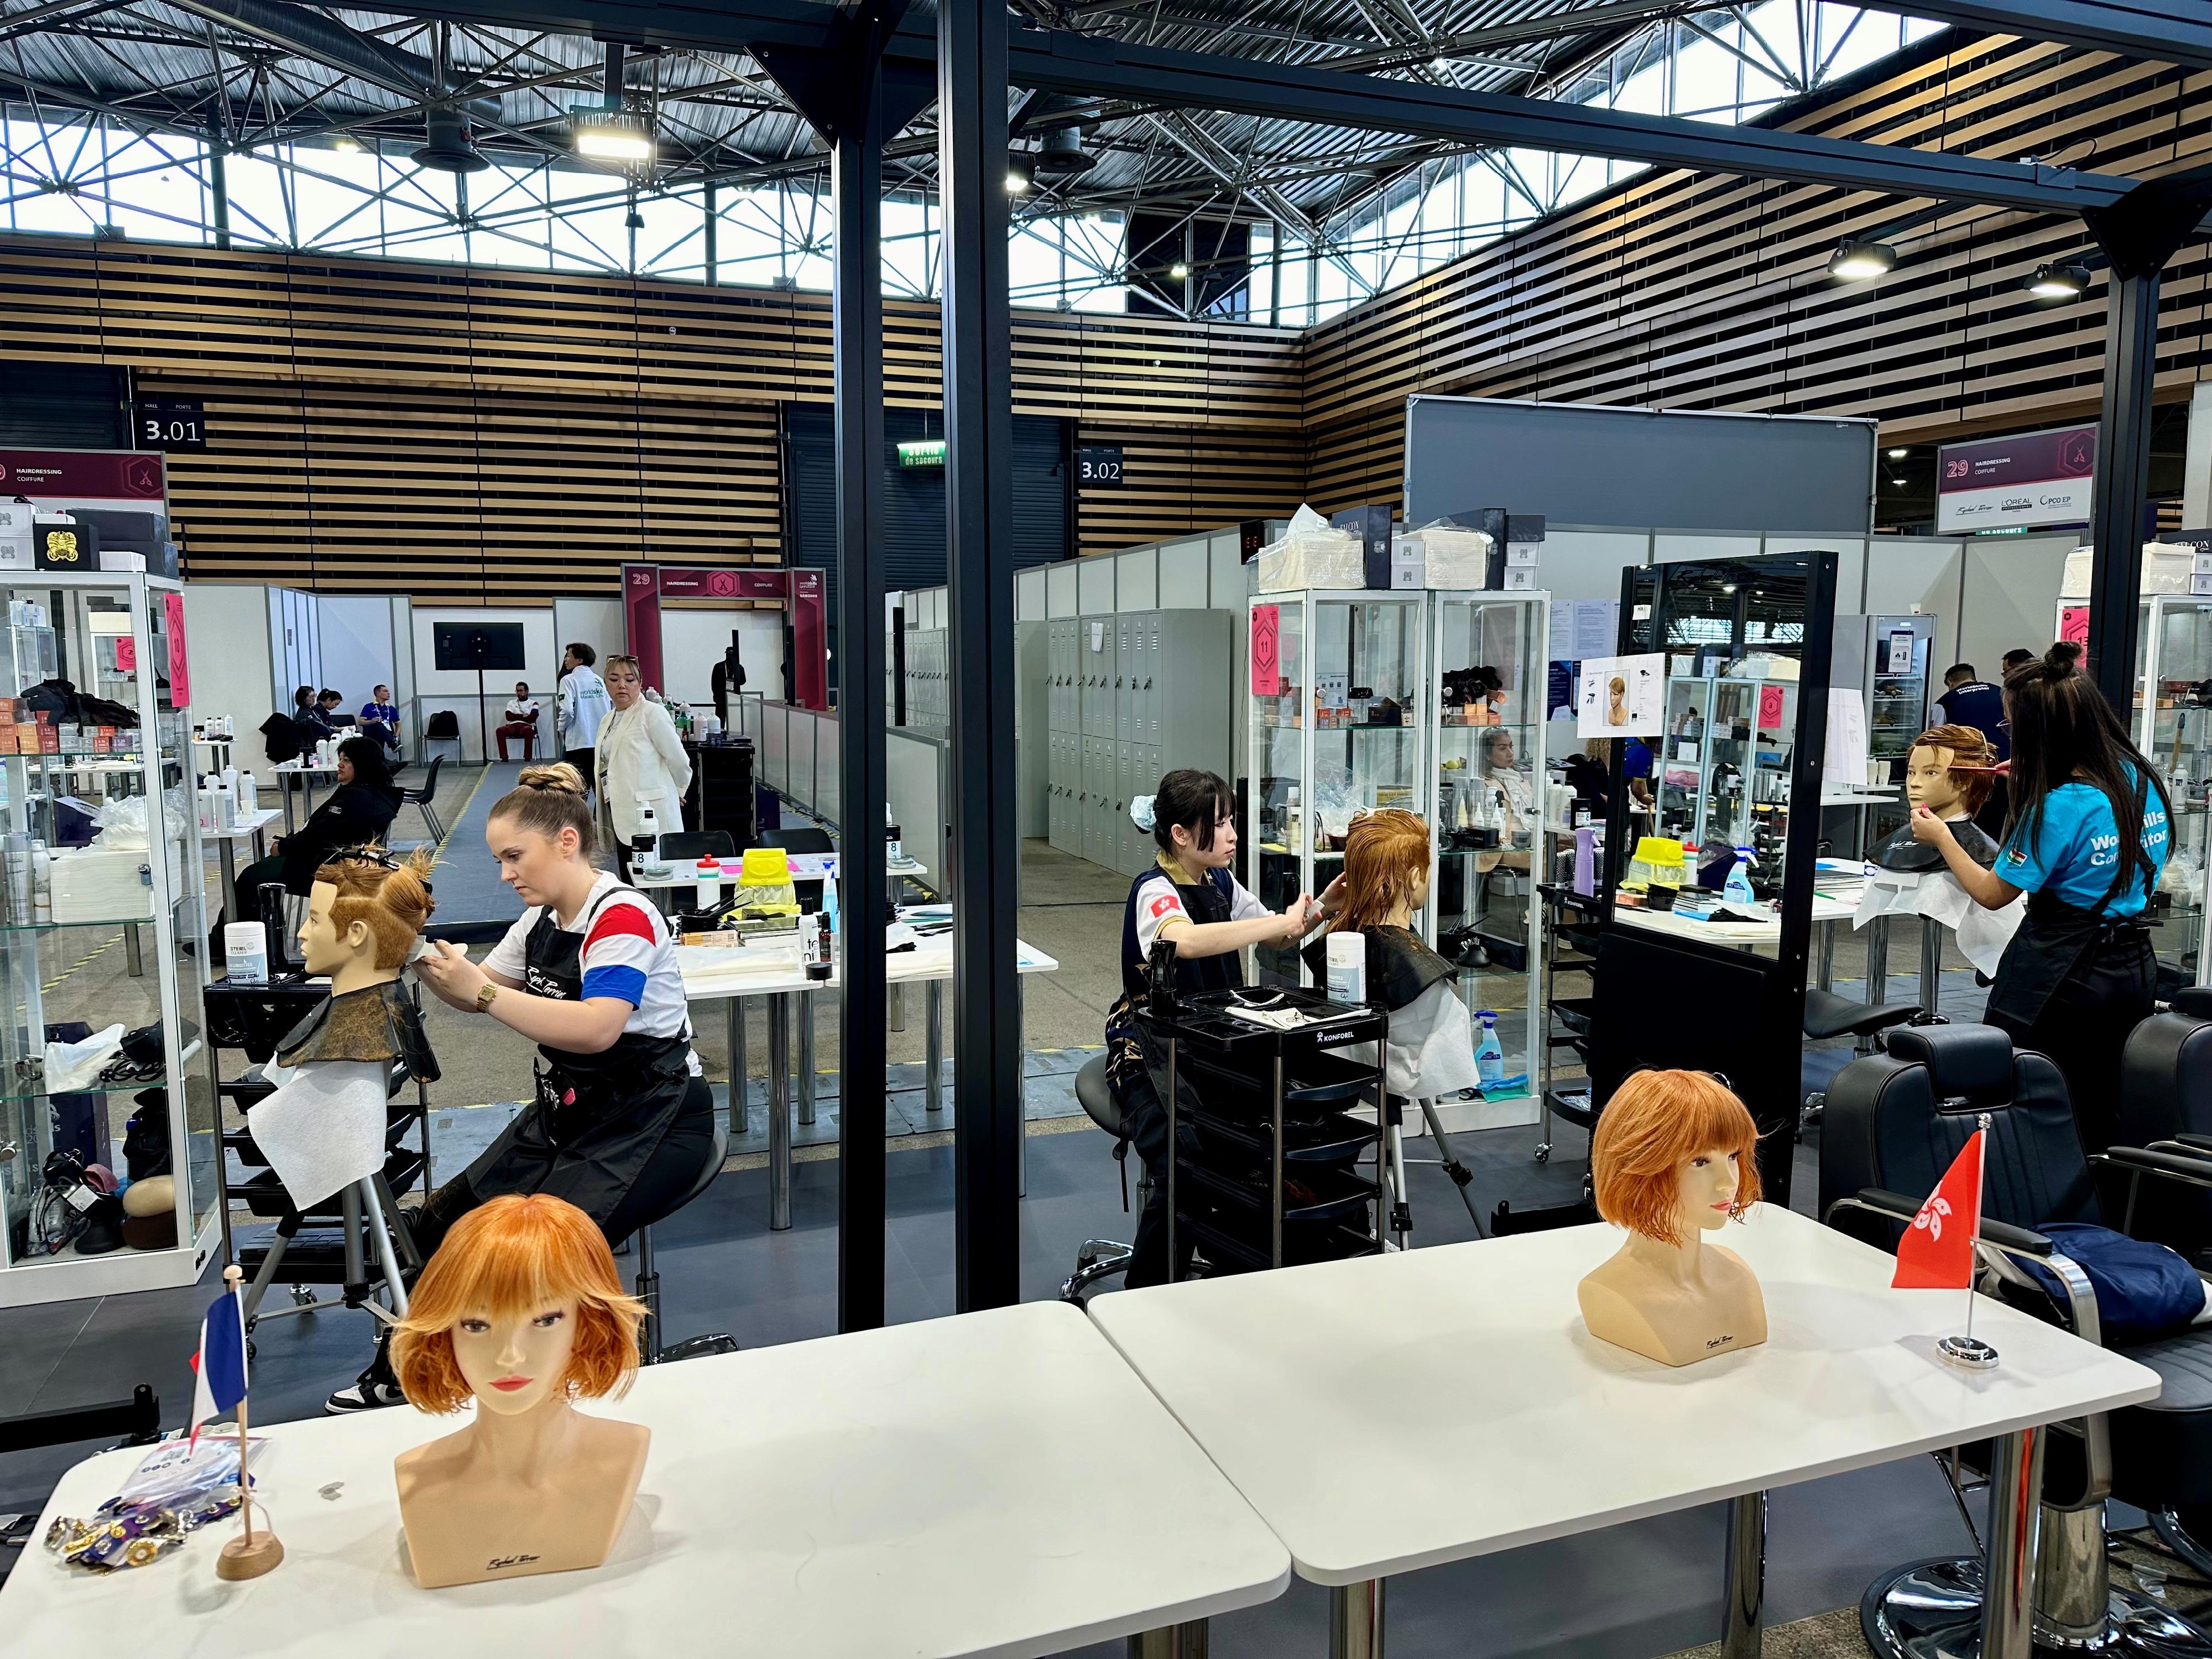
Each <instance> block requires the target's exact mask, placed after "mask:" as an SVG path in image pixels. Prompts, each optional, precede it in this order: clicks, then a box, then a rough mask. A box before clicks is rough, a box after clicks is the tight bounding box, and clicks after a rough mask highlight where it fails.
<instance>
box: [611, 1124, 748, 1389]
mask: <svg viewBox="0 0 2212 1659" xmlns="http://www.w3.org/2000/svg"><path fill="white" fill-rule="evenodd" d="M711 1116H712V1117H713V1118H714V1145H713V1146H709V1147H708V1149H707V1157H706V1158H705V1159H704V1160H703V1161H702V1163H701V1164H700V1165H699V1174H698V1176H697V1177H696V1179H695V1180H694V1181H693V1182H691V1184H690V1186H689V1187H687V1188H684V1196H683V1197H681V1198H679V1199H678V1200H676V1202H674V1203H673V1204H671V1205H670V1206H668V1208H667V1209H666V1210H665V1211H664V1212H662V1213H661V1214H659V1215H658V1216H655V1217H654V1218H653V1220H654V1221H665V1220H666V1219H667V1218H669V1217H670V1216H671V1215H674V1214H675V1213H676V1212H678V1210H680V1209H682V1208H683V1207H684V1206H685V1205H687V1204H689V1203H690V1201H691V1200H693V1199H695V1198H696V1197H698V1196H699V1194H702V1193H703V1192H705V1191H706V1190H707V1188H709V1187H711V1186H712V1185H714V1177H715V1176H718V1175H720V1174H721V1173H722V1159H723V1158H726V1156H728V1154H729V1150H730V1131H729V1126H728V1124H727V1123H726V1121H724V1119H723V1116H722V1115H721V1114H720V1112H715V1113H713V1114H711ZM630 1237H631V1238H632V1239H633V1240H635V1243H636V1245H637V1299H638V1300H639V1301H641V1302H642V1303H644V1304H645V1322H644V1323H643V1324H642V1325H641V1326H639V1327H638V1332H637V1340H638V1359H639V1363H640V1364H646V1365H659V1364H664V1363H665V1362H666V1361H668V1360H671V1359H696V1358H699V1356H700V1355H702V1354H708V1353H735V1352H738V1340H737V1338H735V1337H733V1336H732V1335H730V1334H728V1333H727V1332H726V1331H716V1332H714V1334H711V1335H708V1336H694V1337H687V1338H686V1339H685V1340H683V1341H681V1342H671V1343H670V1344H669V1345H668V1346H666V1347H663V1346H661V1345H660V1274H659V1271H658V1270H657V1269H656V1268H655V1267H654V1265H653V1222H652V1221H648V1222H647V1223H646V1224H645V1225H643V1226H641V1227H640V1228H639V1229H638V1230H637V1231H635V1232H634V1233H632V1234H631V1235H630Z"/></svg>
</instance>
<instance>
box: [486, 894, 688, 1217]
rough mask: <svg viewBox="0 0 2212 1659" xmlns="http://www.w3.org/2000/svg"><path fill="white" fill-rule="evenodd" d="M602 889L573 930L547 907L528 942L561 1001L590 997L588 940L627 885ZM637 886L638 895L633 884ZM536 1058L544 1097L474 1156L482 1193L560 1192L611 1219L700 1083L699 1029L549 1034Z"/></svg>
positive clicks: (537, 990)
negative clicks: (553, 1043) (695, 1033)
mask: <svg viewBox="0 0 2212 1659" xmlns="http://www.w3.org/2000/svg"><path fill="white" fill-rule="evenodd" d="M624 892H632V890H630V889H628V888H623V887H614V888H611V889H609V890H607V891H606V892H605V893H604V894H602V895H601V896H599V900H598V902H595V903H594V904H592V906H591V908H589V909H587V910H586V912H585V913H584V919H583V920H584V926H583V928H582V930H581V931H580V932H577V933H570V932H569V931H568V929H566V928H564V927H562V926H561V924H560V922H559V921H557V920H556V918H555V916H554V914H553V910H552V907H550V905H549V906H548V907H547V908H546V909H545V911H544V914H543V915H540V916H539V917H538V925H537V926H536V927H532V929H531V930H530V938H529V939H528V940H527V941H526V943H525V945H524V946H523V957H524V963H525V966H524V969H523V988H524V989H526V990H527V991H528V992H529V993H530V994H531V995H532V996H538V997H547V998H550V999H551V1000H554V1001H556V1002H580V1001H581V1000H583V988H584V969H583V954H584V940H585V939H586V938H587V937H588V936H589V935H590V933H591V928H592V917H594V916H595V915H598V914H599V908H600V907H601V906H603V905H604V904H605V902H607V900H609V899H611V898H612V897H614V896H615V895H616V894H617V893H624ZM632 896H636V895H635V893H634V892H632ZM538 1055H539V1058H538V1060H534V1061H532V1066H531V1071H532V1075H533V1077H534V1079H535V1080H536V1085H537V1091H536V1094H537V1097H536V1098H535V1099H534V1100H532V1102H531V1103H530V1104H529V1105H527V1106H526V1107H524V1108H523V1109H522V1111H521V1112H520V1115H517V1117H516V1118H515V1120H514V1121H513V1123H511V1124H509V1125H508V1126H507V1133H505V1134H503V1135H501V1137H500V1138H499V1139H497V1140H496V1141H495V1142H493V1143H492V1145H491V1146H489V1148H488V1149H486V1151H485V1152H484V1153H483V1156H482V1157H480V1158H477V1161H476V1162H475V1163H474V1164H471V1165H470V1166H469V1172H468V1182H469V1185H470V1187H471V1188H472V1189H474V1190H475V1191H476V1192H477V1193H478V1194H489V1193H515V1192H520V1193H550V1194H553V1196H555V1197H556V1198H562V1199H566V1200H568V1202H569V1203H571V1204H574V1206H576V1207H577V1208H578V1209H580V1210H581V1211H583V1212H584V1213H585V1214H586V1215H588V1216H590V1217H591V1218H592V1220H593V1221H595V1222H598V1223H599V1224H600V1225H601V1226H602V1227H604V1226H605V1225H606V1222H607V1220H608V1218H610V1217H611V1216H612V1215H613V1213H614V1212H615V1209H616V1206H617V1205H619V1204H620V1203H621V1202H622V1200H623V1197H624V1196H625V1195H626V1194H628V1193H629V1190H630V1188H632V1187H633V1186H634V1185H635V1183H636V1182H637V1181H638V1179H639V1177H640V1176H641V1175H642V1174H643V1173H644V1172H645V1170H646V1167H647V1165H648V1164H651V1163H652V1161H653V1154H654V1153H655V1152H658V1151H659V1148H660V1146H661V1143H662V1142H663V1141H665V1139H667V1138H668V1134H669V1131H670V1130H671V1128H672V1127H674V1126H675V1123H676V1121H677V1119H678V1116H679V1115H681V1113H682V1111H683V1109H684V1097H685V1096H686V1094H687V1093H688V1092H689V1091H690V1085H691V1066H690V1056H691V1037H690V1032H689V1031H686V1032H685V1033H684V1035H682V1036H669V1037H656V1036H640V1035H639V1034H637V1033H635V1032H633V1031H625V1032H623V1034H622V1036H619V1037H617V1038H616V1039H615V1042H614V1045H613V1046H612V1047H611V1048H608V1049H606V1050H605V1052H603V1053H600V1054H574V1053H572V1052H570V1051H569V1050H568V1049H565V1048H552V1047H550V1046H549V1045H547V1044H544V1043H540V1044H539V1045H538Z"/></svg>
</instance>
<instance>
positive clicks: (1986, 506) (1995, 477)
mask: <svg viewBox="0 0 2212 1659" xmlns="http://www.w3.org/2000/svg"><path fill="white" fill-rule="evenodd" d="M2096 483H2097V428H2095V427H2093V426H2073V427H2064V428H2060V429H2058V430H2057V431H2052V432H2030V433H2027V434H2024V435H2021V436H2020V437H2017V438H1986V439H1982V440H1980V441H1977V442H1974V443H1968V444H1945V445H1943V446H1942V447H1940V448H1939V449H1937V450H1936V534H1937V535H1939V536H1960V535H1969V534H1971V533H1972V532H1975V531H1977V530H2025V529H2034V528H2038V527H2040V526H2053V525H2076V524H2087V523H2088V522H2089V501H2090V495H2091V493H2092V492H2093V490H2094V489H2095V488H2096Z"/></svg>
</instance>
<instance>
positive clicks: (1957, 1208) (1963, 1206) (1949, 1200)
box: [1889, 1112, 1997, 1370]
mask: <svg viewBox="0 0 2212 1659" xmlns="http://www.w3.org/2000/svg"><path fill="white" fill-rule="evenodd" d="M1989 1131H1990V1117H1989V1114H1988V1113H1986V1112H1984V1113H1983V1114H1982V1115H1981V1122H1980V1127H1978V1128H1977V1129H1976V1130H1975V1131H1974V1133H1972V1134H1971V1135H1969V1136H1968V1137H1967V1138H1966V1145H1965V1146H1961V1147H1960V1149H1959V1155H1958V1157H1956V1158H1954V1159H1952V1160H1951V1167H1950V1168H1949V1169H1948V1170H1945V1171H1944V1172H1943V1178H1942V1180H1941V1181H1939V1182H1936V1190H1935V1191H1934V1192H1932V1193H1930V1194H1928V1201H1927V1202H1926V1203H1925V1204H1923V1205H1922V1206H1920V1212H1919V1214H1917V1215H1916V1216H1914V1217H1913V1218H1912V1225H1911V1226H1910V1227H1908V1228H1906V1229H1905V1237H1902V1238H1900V1239H1899V1240H1898V1241H1897V1271H1896V1273H1894V1274H1893V1276H1892V1277H1891V1279H1890V1281H1889V1282H1890V1286H1891V1288H1892V1289H1893V1290H1900V1291H1903V1290H1929V1291H1957V1290H1962V1291H1966V1334H1964V1335H1963V1336H1947V1337H1945V1338H1944V1339H1943V1340H1942V1341H1940V1342H1938V1343H1937V1344H1936V1352H1937V1353H1939V1354H1941V1355H1942V1357H1943V1358H1945V1359H1946V1360H1948V1361H1949V1362H1950V1363H1951V1364H1954V1365H1959V1366H1962V1367H1964V1368H1965V1369H1966V1370H1988V1369H1989V1368H1990V1366H1992V1365H1994V1364H1996V1363H1997V1351H1996V1349H1995V1348H1993V1347H1991V1346H1990V1345H1989V1344H1988V1343H1986V1342H1984V1341H1983V1340H1980V1339H1979V1338H1978V1337H1977V1336H1975V1334H1974V1267H1975V1262H1976V1260H1977V1257H1978V1249H1977V1244H1978V1241H1979V1239H1980V1237H1981V1232H1982V1147H1983V1144H1984V1142H1985V1141H1986V1140H1987V1139H1988V1137H1989Z"/></svg>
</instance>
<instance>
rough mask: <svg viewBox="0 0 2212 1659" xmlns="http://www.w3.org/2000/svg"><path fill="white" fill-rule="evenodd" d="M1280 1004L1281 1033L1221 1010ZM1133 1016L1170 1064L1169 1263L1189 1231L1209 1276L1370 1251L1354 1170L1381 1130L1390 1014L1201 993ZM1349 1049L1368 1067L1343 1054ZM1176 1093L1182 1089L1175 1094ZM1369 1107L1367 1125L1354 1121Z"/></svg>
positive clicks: (1301, 993) (1363, 1181)
mask: <svg viewBox="0 0 2212 1659" xmlns="http://www.w3.org/2000/svg"><path fill="white" fill-rule="evenodd" d="M1239 1002H1242V1003H1244V1004H1247V1005H1258V1006H1266V1007H1269V1008H1291V1009H1295V1010H1296V1011H1297V1012H1300V1013H1302V1014H1304V1015H1305V1016H1307V1017H1308V1018H1310V1019H1311V1020H1313V1021H1314V1022H1315V1023H1314V1024H1308V1025H1304V1026H1300V1027H1298V1028H1297V1029H1296V1030H1275V1029H1273V1028H1271V1027H1268V1026H1266V1025H1260V1024H1253V1023H1251V1022H1249V1021H1248V1020H1244V1019H1240V1018H1237V1016H1236V1015H1235V1014H1233V1013H1231V1012H1228V1010H1229V1009H1230V1007H1231V1006H1232V1005H1235V1004H1237V1003H1239ZM1136 1018H1137V1019H1138V1020H1139V1022H1140V1023H1141V1024H1144V1025H1145V1026H1146V1029H1147V1030H1148V1032H1149V1034H1150V1036H1151V1037H1152V1040H1153V1042H1155V1043H1156V1044H1157V1048H1156V1049H1155V1052H1159V1051H1164V1052H1165V1054H1166V1055H1167V1067H1168V1080H1167V1081H1168V1086H1167V1087H1166V1089H1165V1090H1164V1091H1163V1094H1162V1097H1163V1098H1164V1100H1165V1101H1166V1102H1167V1103H1168V1133H1169V1141H1168V1144H1169V1146H1170V1147H1171V1148H1173V1153H1172V1155H1171V1156H1170V1159H1169V1164H1168V1213H1169V1217H1170V1220H1169V1232H1168V1249H1169V1259H1170V1261H1174V1260H1176V1259H1177V1257H1176V1249H1177V1239H1178V1234H1179V1232H1180V1231H1182V1230H1188V1233H1189V1236H1190V1237H1191V1238H1192V1239H1193V1240H1194V1243H1196V1244H1197V1246H1198V1247H1199V1250H1200V1254H1201V1255H1203V1256H1204V1259H1205V1261H1206V1266H1207V1267H1208V1268H1209V1269H1210V1270H1211V1271H1212V1273H1216V1274H1222V1273H1250V1272H1254V1271H1256V1270H1258V1269H1261V1268H1264V1267H1295V1266H1297V1265H1300V1264H1302V1263H1305V1262H1310V1261H1340V1260H1342V1259H1343V1258H1345V1257H1347V1256H1355V1255H1374V1254H1376V1252H1377V1251H1379V1250H1380V1249H1382V1246H1381V1244H1380V1243H1379V1242H1378V1239H1377V1233H1376V1201H1377V1198H1378V1195H1379V1188H1378V1187H1377V1185H1376V1182H1374V1181H1371V1180H1370V1179H1368V1178H1367V1177H1366V1176H1363V1175H1361V1174H1360V1173H1359V1168H1358V1164H1359V1160H1360V1158H1362V1156H1363V1155H1364V1154H1366V1153H1368V1152H1370V1151H1372V1149H1373V1148H1374V1146H1375V1145H1376V1140H1377V1139H1378V1138H1379V1136H1380V1133H1381V1131H1380V1129H1379V1127H1377V1125H1378V1124H1379V1123H1380V1121H1382V1118H1383V1104H1384V1079H1383V1069H1382V1066H1381V1065H1380V1064H1379V1060H1380V1058H1381V1055H1382V1054H1383V1042H1384V1039H1386V1038H1387V1037H1388V1036H1389V1029H1390V1021H1389V1015H1387V1014H1384V1013H1382V1012H1376V1011H1375V1010H1372V1009H1368V1008H1362V1007H1355V1006H1351V1005H1349V1004H1346V1003H1341V1002H1331V1001H1330V1000H1328V997H1327V996H1326V995H1324V994H1322V993H1321V992H1319V991H1314V990H1302V989H1296V988H1284V989H1275V988H1273V987H1270V988H1268V989H1266V990H1244V991H1210V992H1203V993H1200V994H1197V995H1195V996H1188V997H1184V998H1182V999H1179V1000H1178V1001H1177V1003H1176V1007H1175V1010H1174V1011H1173V1012H1171V1013H1166V1014H1156V1013H1153V1012H1150V1011H1149V1010H1146V1009H1142V1008H1140V1009H1139V1010H1138V1011H1137V1015H1136ZM1359 1043H1367V1044H1370V1045H1372V1046H1371V1047H1370V1049H1369V1052H1370V1053H1371V1054H1375V1055H1376V1060H1377V1062H1378V1063H1376V1064H1366V1063H1363V1062H1359V1061H1355V1060H1348V1059H1346V1058H1345V1056H1344V1054H1343V1050H1344V1049H1345V1048H1347V1047H1351V1046H1353V1045H1357V1044H1359ZM1178 1085H1180V1086H1178ZM1363 1105H1367V1106H1373V1107H1374V1108H1376V1122H1372V1123H1370V1122H1367V1121H1363V1120H1362V1119H1360V1118H1358V1117H1354V1116H1352V1115H1351V1113H1352V1109H1354V1108H1357V1107H1359V1106H1363Z"/></svg>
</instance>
